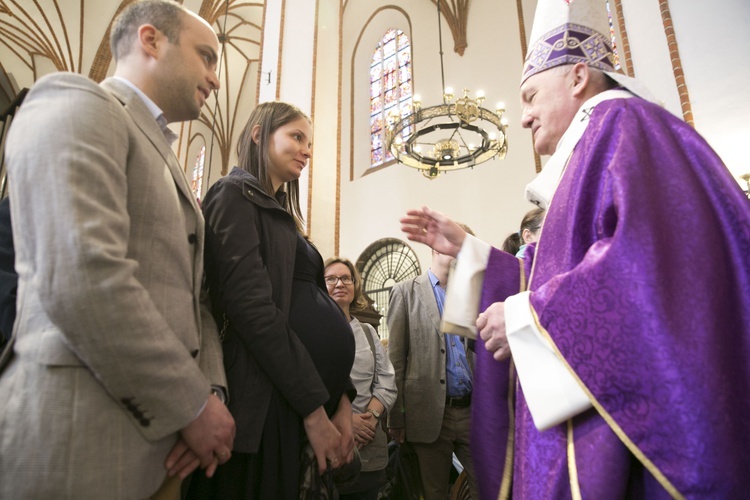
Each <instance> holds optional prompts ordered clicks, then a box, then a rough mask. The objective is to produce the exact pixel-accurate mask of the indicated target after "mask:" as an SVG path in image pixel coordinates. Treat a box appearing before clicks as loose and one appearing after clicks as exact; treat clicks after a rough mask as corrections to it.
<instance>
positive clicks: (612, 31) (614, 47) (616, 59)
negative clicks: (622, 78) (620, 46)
mask: <svg viewBox="0 0 750 500" xmlns="http://www.w3.org/2000/svg"><path fill="white" fill-rule="evenodd" d="M605 1H606V3H607V17H609V36H610V38H611V39H612V51H613V52H614V54H613V56H614V63H615V69H620V57H619V56H618V55H617V39H616V37H615V25H614V22H613V21H612V11H611V10H610V8H609V0H605Z"/></svg>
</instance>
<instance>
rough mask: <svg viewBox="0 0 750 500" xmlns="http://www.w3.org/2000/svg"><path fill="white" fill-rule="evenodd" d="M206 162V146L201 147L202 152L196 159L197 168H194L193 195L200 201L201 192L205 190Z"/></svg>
mask: <svg viewBox="0 0 750 500" xmlns="http://www.w3.org/2000/svg"><path fill="white" fill-rule="evenodd" d="M205 162H206V146H201V151H200V153H198V156H197V158H196V159H195V167H193V182H192V183H191V185H190V188H191V189H192V190H193V195H194V196H195V197H196V198H197V199H198V200H200V199H201V191H202V190H203V165H204V163H205Z"/></svg>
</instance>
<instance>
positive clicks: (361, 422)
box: [352, 413, 378, 448]
mask: <svg viewBox="0 0 750 500" xmlns="http://www.w3.org/2000/svg"><path fill="white" fill-rule="evenodd" d="M376 425H378V421H377V420H376V419H375V417H373V416H372V414H371V413H355V414H353V415H352V426H353V428H354V440H355V441H356V442H357V444H359V445H360V448H361V447H362V446H366V445H368V444H369V443H370V442H372V440H373V439H375V426H376Z"/></svg>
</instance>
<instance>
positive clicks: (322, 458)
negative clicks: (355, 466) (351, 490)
mask: <svg viewBox="0 0 750 500" xmlns="http://www.w3.org/2000/svg"><path fill="white" fill-rule="evenodd" d="M303 423H304V426H305V433H306V434H307V439H308V440H309V441H310V446H312V449H313V451H314V452H315V458H316V460H317V461H318V470H319V471H320V473H321V474H323V473H324V472H325V471H326V469H327V468H328V466H327V464H326V460H328V461H330V462H331V466H332V467H333V468H334V469H335V468H337V467H341V466H342V465H343V464H344V460H345V458H344V456H343V455H342V453H341V432H339V431H338V429H336V427H335V426H334V425H333V423H331V421H330V420H328V415H326V412H325V410H324V409H323V407H322V406H319V407H318V409H316V410H315V411H313V412H312V413H311V414H309V415H308V416H306V417H305V418H304V420H303Z"/></svg>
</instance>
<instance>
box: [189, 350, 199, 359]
mask: <svg viewBox="0 0 750 500" xmlns="http://www.w3.org/2000/svg"><path fill="white" fill-rule="evenodd" d="M190 355H191V356H192V357H194V358H197V357H198V349H196V350H194V351H191V352H190Z"/></svg>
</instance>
